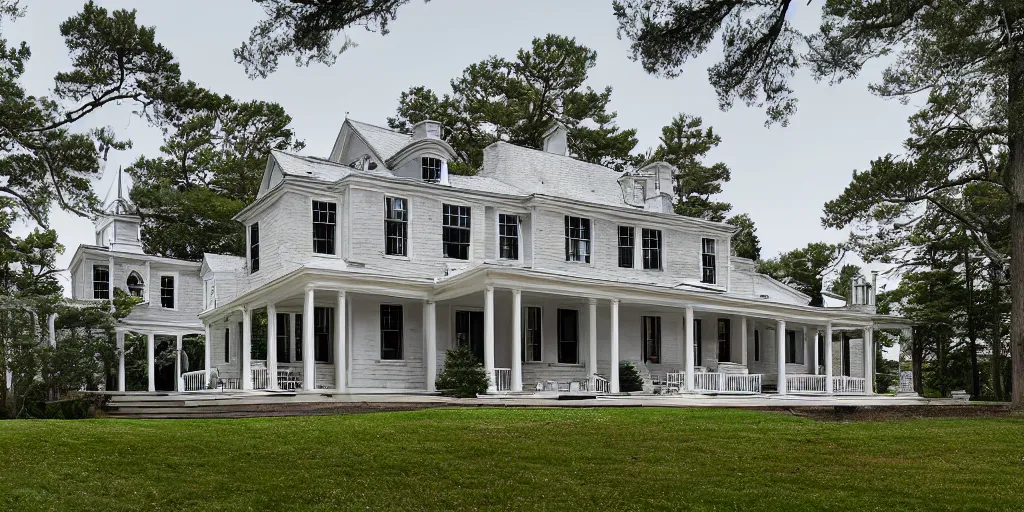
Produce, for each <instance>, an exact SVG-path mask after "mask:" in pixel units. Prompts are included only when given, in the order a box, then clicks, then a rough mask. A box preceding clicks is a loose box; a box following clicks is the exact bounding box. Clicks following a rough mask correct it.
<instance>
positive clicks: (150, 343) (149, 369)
mask: <svg viewBox="0 0 1024 512" xmlns="http://www.w3.org/2000/svg"><path fill="white" fill-rule="evenodd" d="M146 378H147V379H148V380H149V384H148V385H147V387H146V389H148V390H149V392H150V393H152V392H154V391H156V335H155V334H153V333H149V334H148V335H146Z"/></svg>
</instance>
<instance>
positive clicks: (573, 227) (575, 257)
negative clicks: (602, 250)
mask: <svg viewBox="0 0 1024 512" xmlns="http://www.w3.org/2000/svg"><path fill="white" fill-rule="evenodd" d="M565 261H579V262H582V263H590V219H584V218H582V217H570V216H568V215H566V216H565Z"/></svg>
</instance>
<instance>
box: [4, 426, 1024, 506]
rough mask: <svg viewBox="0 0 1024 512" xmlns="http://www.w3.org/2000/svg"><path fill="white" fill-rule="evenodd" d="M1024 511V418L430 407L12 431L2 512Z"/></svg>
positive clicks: (6, 452)
mask: <svg viewBox="0 0 1024 512" xmlns="http://www.w3.org/2000/svg"><path fill="white" fill-rule="evenodd" d="M474 507H481V508H495V509H497V508H500V509H507V508H516V509H523V508H528V509H533V508H546V509H549V510H558V509H583V508H588V509H610V510H621V509H666V508H674V509H680V508H683V509H686V508H697V509H726V510H730V509H746V510H761V509H764V510H793V509H821V508H829V509H886V510H893V509H956V510H968V509H975V510H992V509H1015V510H1021V509H1024V420H1021V419H1010V418H1006V419H922V420H903V421H878V422H855V423H834V422H817V421H813V420H807V419H801V418H796V417H792V416H789V415H785V414H780V413H766V412H750V411H739V410H713V409H651V408H644V409H515V410H510V409H433V410H422V411H414V412H397V413H377V414H363V415H352V416H322V417H301V418H260V419H245V420H194V421H185V420H170V421H157V420H113V419H101V420H88V421H0V509H3V510H33V509H51V508H57V509H83V510H86V509H88V510H122V509H143V510H152V509H154V508H159V509H173V510H181V509H200V510H225V509H244V508H250V509H257V510H269V509H281V510H301V509H309V508H322V509H331V508H345V509H357V508H358V509H366V508H371V509H410V508H414V509H423V508H426V509H439V508H447V509H452V508H455V509H469V508H474Z"/></svg>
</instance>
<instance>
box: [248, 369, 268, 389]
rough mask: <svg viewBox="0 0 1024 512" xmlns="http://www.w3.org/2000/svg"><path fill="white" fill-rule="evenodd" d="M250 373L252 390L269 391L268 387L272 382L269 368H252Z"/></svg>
mask: <svg viewBox="0 0 1024 512" xmlns="http://www.w3.org/2000/svg"><path fill="white" fill-rule="evenodd" d="M249 371H250V372H252V388H253V389H267V385H268V384H269V382H270V374H269V373H268V371H267V367H266V366H261V367H255V368H251V369H250V370H249Z"/></svg>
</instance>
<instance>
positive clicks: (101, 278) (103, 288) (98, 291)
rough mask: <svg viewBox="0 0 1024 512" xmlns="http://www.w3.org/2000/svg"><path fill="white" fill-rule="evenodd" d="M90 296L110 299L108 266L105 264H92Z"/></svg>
mask: <svg viewBox="0 0 1024 512" xmlns="http://www.w3.org/2000/svg"><path fill="white" fill-rule="evenodd" d="M92 298H94V299H103V300H109V299H110V267H109V266H107V265H93V266H92Z"/></svg>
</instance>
